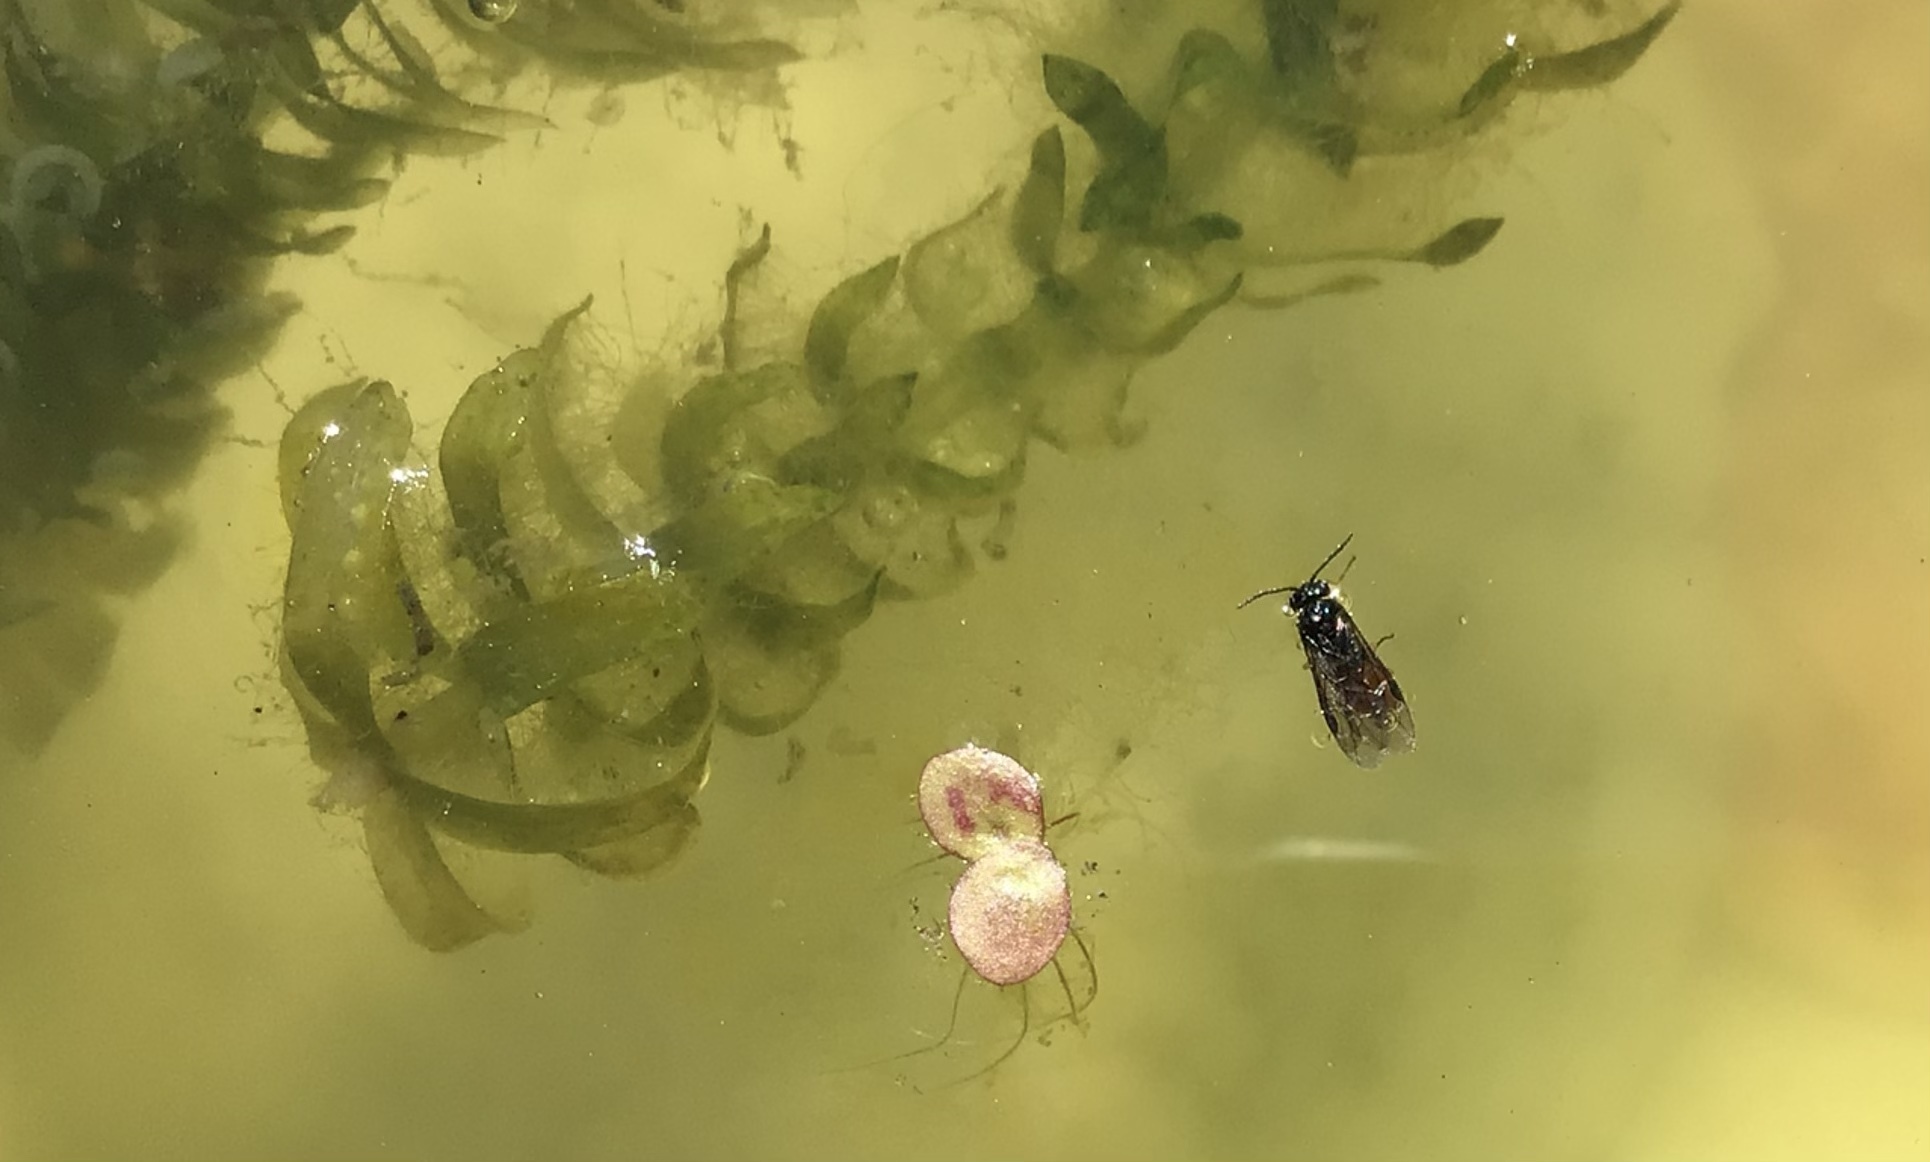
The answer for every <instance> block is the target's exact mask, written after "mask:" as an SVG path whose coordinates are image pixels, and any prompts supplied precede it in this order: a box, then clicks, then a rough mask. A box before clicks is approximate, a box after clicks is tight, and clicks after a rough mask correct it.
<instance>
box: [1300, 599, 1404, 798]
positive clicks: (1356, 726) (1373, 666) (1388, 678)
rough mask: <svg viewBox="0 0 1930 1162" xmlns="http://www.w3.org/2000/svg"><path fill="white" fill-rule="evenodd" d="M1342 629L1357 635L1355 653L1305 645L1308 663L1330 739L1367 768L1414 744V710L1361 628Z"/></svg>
mask: <svg viewBox="0 0 1930 1162" xmlns="http://www.w3.org/2000/svg"><path fill="white" fill-rule="evenodd" d="M1343 632H1345V633H1347V634H1349V635H1351V636H1352V637H1354V638H1355V640H1356V644H1357V649H1358V653H1354V654H1353V656H1352V657H1335V656H1334V655H1332V654H1329V653H1326V652H1323V651H1321V650H1319V649H1316V648H1313V647H1312V646H1311V645H1309V648H1308V649H1307V666H1308V669H1310V670H1312V671H1313V687H1314V693H1315V694H1316V695H1318V696H1319V699H1320V713H1321V715H1322V717H1324V718H1326V720H1327V729H1328V731H1330V732H1331V733H1332V734H1333V736H1334V741H1335V742H1336V743H1338V744H1339V745H1340V749H1341V751H1342V752H1343V753H1344V754H1346V756H1347V757H1348V758H1349V759H1352V760H1353V762H1354V765H1355V766H1358V767H1364V768H1367V769H1369V770H1371V769H1373V768H1374V767H1377V766H1379V765H1380V761H1381V759H1383V758H1385V757H1387V756H1388V755H1390V754H1405V753H1406V752H1408V751H1411V750H1413V749H1414V713H1413V711H1411V710H1409V709H1408V707H1407V698H1406V697H1405V696H1404V695H1402V693H1401V686H1400V683H1399V682H1396V681H1395V680H1394V675H1393V673H1392V672H1391V671H1389V670H1388V668H1387V667H1386V666H1385V665H1384V664H1382V662H1381V660H1380V656H1379V655H1377V654H1376V653H1374V650H1373V647H1372V646H1370V645H1368V644H1367V642H1366V641H1365V640H1364V639H1361V638H1360V636H1359V635H1360V631H1359V629H1358V628H1356V627H1355V626H1354V625H1353V624H1352V622H1351V621H1349V622H1347V623H1346V624H1345V625H1344V626H1343ZM1350 652H1351V651H1350Z"/></svg>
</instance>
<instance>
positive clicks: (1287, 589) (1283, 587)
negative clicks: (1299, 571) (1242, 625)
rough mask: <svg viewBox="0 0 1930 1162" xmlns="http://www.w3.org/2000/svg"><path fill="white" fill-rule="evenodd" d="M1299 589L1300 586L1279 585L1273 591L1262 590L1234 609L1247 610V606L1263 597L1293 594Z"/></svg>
mask: <svg viewBox="0 0 1930 1162" xmlns="http://www.w3.org/2000/svg"><path fill="white" fill-rule="evenodd" d="M1298 588H1300V586H1298V585H1277V586H1275V587H1273V588H1272V589H1262V590H1260V591H1259V592H1258V593H1255V594H1254V595H1253V596H1251V597H1249V598H1247V599H1246V600H1245V601H1242V602H1240V603H1239V604H1238V605H1236V606H1234V607H1233V608H1235V609H1245V608H1246V607H1247V606H1249V605H1252V604H1253V603H1254V602H1256V601H1258V600H1260V599H1261V598H1262V597H1272V596H1273V595H1275V594H1276V593H1292V592H1293V591H1294V590H1296V589H1298Z"/></svg>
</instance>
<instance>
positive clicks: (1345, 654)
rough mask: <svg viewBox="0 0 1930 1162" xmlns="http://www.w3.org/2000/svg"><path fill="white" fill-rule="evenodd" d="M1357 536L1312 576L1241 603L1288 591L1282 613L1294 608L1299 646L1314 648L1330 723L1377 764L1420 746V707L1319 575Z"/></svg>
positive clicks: (1311, 662)
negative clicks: (1410, 702) (1417, 727)
mask: <svg viewBox="0 0 1930 1162" xmlns="http://www.w3.org/2000/svg"><path fill="white" fill-rule="evenodd" d="M1353 539H1354V535H1353V534H1352V533H1348V534H1347V539H1346V540H1344V541H1342V542H1340V544H1339V545H1338V546H1337V547H1336V548H1335V549H1334V551H1333V552H1331V553H1328V554H1327V559H1326V560H1324V561H1322V562H1320V566H1319V568H1317V569H1315V570H1314V571H1313V575H1312V576H1310V577H1308V578H1307V579H1306V580H1305V581H1302V582H1301V583H1300V584H1298V585H1282V586H1280V587H1278V588H1275V589H1262V590H1261V591H1260V592H1258V593H1255V594H1254V595H1253V596H1251V597H1249V598H1247V599H1246V600H1245V601H1242V602H1240V604H1239V608H1241V609H1245V608H1246V607H1247V606H1249V605H1251V604H1253V603H1254V602H1256V601H1258V600H1260V599H1261V598H1262V597H1272V596H1274V595H1275V594H1278V593H1284V594H1286V595H1287V603H1286V605H1284V606H1282V607H1281V610H1280V612H1282V613H1285V614H1288V615H1290V616H1291V617H1292V618H1293V619H1294V627H1295V628H1296V629H1298V630H1299V631H1300V648H1301V649H1303V650H1305V651H1306V653H1307V668H1308V669H1309V670H1312V671H1313V688H1314V693H1316V694H1318V695H1319V696H1320V713H1321V715H1322V716H1323V717H1324V718H1326V720H1327V729H1328V730H1329V731H1330V732H1332V734H1333V736H1334V741H1335V742H1337V743H1339V744H1340V749H1341V750H1342V751H1344V752H1345V753H1346V755H1347V757H1348V758H1350V759H1352V760H1353V761H1354V765H1355V766H1358V767H1368V768H1372V767H1377V766H1379V765H1380V761H1381V760H1382V759H1383V758H1386V757H1387V756H1388V755H1391V754H1405V753H1406V752H1408V751H1410V750H1413V749H1414V712H1413V711H1411V710H1409V709H1408V708H1407V699H1406V697H1405V696H1403V695H1402V694H1401V685H1400V683H1399V682H1396V681H1395V680H1394V675H1393V674H1392V673H1391V672H1390V671H1389V670H1388V668H1387V666H1386V665H1385V664H1384V663H1382V661H1381V660H1380V657H1379V655H1377V654H1375V653H1374V647H1373V646H1372V645H1369V644H1368V642H1367V639H1366V638H1365V637H1363V636H1362V635H1361V632H1360V627H1359V626H1358V625H1356V624H1354V617H1353V614H1351V613H1349V612H1347V606H1346V605H1345V604H1344V603H1343V602H1342V600H1341V596H1340V588H1339V587H1338V586H1337V585H1334V584H1330V583H1329V582H1327V581H1324V580H1322V579H1321V577H1320V574H1321V573H1322V572H1324V571H1325V570H1326V568H1327V566H1329V565H1331V564H1333V563H1334V558H1336V557H1338V556H1340V554H1341V553H1342V552H1344V551H1345V550H1346V548H1347V546H1348V545H1349V544H1351V543H1352V542H1353ZM1349 563H1350V564H1351V562H1349ZM1341 575H1342V576H1345V575H1346V570H1342V571H1341ZM1383 640H1384V639H1383Z"/></svg>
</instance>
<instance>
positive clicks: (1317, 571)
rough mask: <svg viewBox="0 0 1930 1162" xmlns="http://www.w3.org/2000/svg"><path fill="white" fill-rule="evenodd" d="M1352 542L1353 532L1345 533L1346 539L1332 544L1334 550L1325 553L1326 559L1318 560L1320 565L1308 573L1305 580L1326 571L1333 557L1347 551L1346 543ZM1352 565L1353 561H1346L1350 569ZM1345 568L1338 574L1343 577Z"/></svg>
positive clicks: (1345, 571) (1332, 561)
mask: <svg viewBox="0 0 1930 1162" xmlns="http://www.w3.org/2000/svg"><path fill="white" fill-rule="evenodd" d="M1353 543H1354V534H1352V533H1348V534H1347V539H1346V540H1344V541H1342V542H1340V543H1339V544H1338V545H1335V546H1334V551H1333V552H1331V553H1328V554H1327V559H1326V560H1324V561H1322V562H1320V566H1319V568H1317V569H1315V570H1314V571H1313V572H1312V573H1309V574H1308V575H1307V580H1309V581H1311V580H1313V579H1314V578H1315V577H1318V576H1320V575H1321V574H1322V573H1324V572H1326V571H1327V566H1329V565H1331V564H1333V563H1334V558H1335V557H1338V556H1340V555H1341V554H1342V553H1344V552H1346V551H1347V546H1348V545H1351V544H1353ZM1353 567H1354V563H1353V562H1352V561H1349V562H1347V569H1351V568H1353ZM1347 569H1342V570H1341V571H1340V575H1341V576H1343V577H1345V576H1346V575H1347Z"/></svg>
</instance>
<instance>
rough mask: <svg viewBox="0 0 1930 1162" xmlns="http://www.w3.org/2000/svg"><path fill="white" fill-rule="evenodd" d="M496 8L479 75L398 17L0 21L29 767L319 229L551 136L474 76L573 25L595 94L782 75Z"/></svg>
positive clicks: (612, 14) (6, 417)
mask: <svg viewBox="0 0 1930 1162" xmlns="http://www.w3.org/2000/svg"><path fill="white" fill-rule="evenodd" d="M484 7H488V6H484ZM512 7H513V6H509V5H497V6H494V7H493V8H490V9H489V11H488V12H487V13H485V15H488V16H491V17H492V18H493V19H494V21H495V23H496V24H499V25H502V26H503V27H502V28H501V29H500V31H499V33H498V34H496V35H495V39H494V40H492V39H491V35H492V34H491V33H490V32H489V31H488V28H487V26H488V22H487V21H485V22H484V26H485V27H484V28H483V29H482V30H481V31H480V33H479V35H480V37H481V39H480V40H476V39H473V38H472V39H469V40H465V41H464V43H465V44H468V45H471V46H472V48H473V46H474V45H476V44H482V45H484V46H488V45H491V44H495V43H497V42H498V41H501V42H502V43H506V44H513V45H514V46H515V47H514V48H513V51H509V52H508V55H507V56H505V55H503V54H501V53H496V54H492V55H487V56H484V55H478V54H477V53H476V52H474V51H471V52H469V53H467V54H465V53H463V52H461V51H442V52H439V53H438V54H432V53H431V52H430V51H429V50H428V49H427V48H426V47H425V46H424V44H423V42H422V40H421V39H420V38H419V36H418V35H417V33H416V32H415V31H413V30H412V27H411V25H412V23H413V24H414V25H415V26H416V27H435V26H436V25H435V24H434V23H429V22H439V21H440V19H441V18H442V17H443V16H447V15H450V14H449V13H445V12H443V10H442V9H435V10H433V11H432V10H430V9H429V8H425V7H422V6H420V5H417V4H414V3H409V2H406V0H380V2H379V3H377V2H374V0H141V2H140V3H138V4H136V3H130V2H129V0H59V2H53V0H40V2H37V0H0V69H3V70H4V80H5V85H4V87H0V196H3V197H4V201H0V589H4V590H5V591H4V592H0V613H4V616H0V633H5V634H6V635H7V636H6V638H5V639H4V640H0V734H4V735H6V736H7V737H8V738H9V739H10V740H12V741H14V742H17V743H20V744H22V745H25V746H27V747H28V748H30V749H31V748H34V747H38V746H39V745H41V744H42V743H44V742H45V741H46V739H47V738H48V737H49V736H50V735H51V733H52V731H53V730H54V729H55V727H56V726H57V725H58V723H59V721H60V719H61V716H62V714H63V713H64V710H65V708H66V706H68V705H70V704H71V702H72V700H73V698H74V697H77V696H78V695H79V694H80V693H82V692H84V691H85V689H86V688H87V686H88V685H90V684H91V681H92V680H93V678H97V677H98V675H99V673H100V671H101V667H102V666H103V665H104V663H105V660H106V656H107V646H108V645H110V644H111V641H112V637H113V632H112V622H111V619H110V618H109V616H108V615H107V614H106V612H105V610H104V608H103V605H102V597H103V593H104V592H105V591H108V590H109V587H110V586H130V585H136V584H139V583H142V582H140V581H139V580H137V578H138V577H142V576H146V577H151V576H152V575H153V573H154V572H156V571H158V569H159V568H161V567H163V566H164V564H165V557H166V554H165V552H163V551H161V550H162V549H163V548H164V547H165V546H169V545H171V544H172V543H173V542H174V540H175V539H176V538H177V537H178V534H179V531H180V525H179V522H178V521H177V520H176V519H174V518H173V517H172V516H170V515H165V514H163V515H160V516H158V517H157V516H156V515H155V513H154V512H153V511H152V507H153V506H154V505H155V504H157V503H159V502H161V501H163V500H164V499H165V498H166V497H167V495H168V494H169V493H170V492H171V491H172V490H173V489H174V488H175V487H177V486H178V485H179V484H180V483H181V482H183V481H184V480H185V479H186V477H187V475H188V473H189V472H191V471H192V469H193V467H194V465H195V464H196V463H197V462H198V461H199V459H200V457H201V455H202V453H203V452H204V450H205V449H206V448H207V447H208V446H209V445H210V444H211V443H212V441H213V440H214V439H215V438H216V437H217V436H218V435H219V433H220V432H221V431H222V428H223V425H224V423H225V411H224V409H223V408H222V407H221V406H220V405H219V404H218V403H217V401H216V399H215V395H214V392H215V388H216V386H217V385H218V384H219V382H220V381H221V380H222V379H223V378H225V377H226V376H228V375H231V374H233V373H234V372H236V371H238V370H241V369H243V368H246V367H250V366H253V365H254V364H255V363H256V362H257V361H258V360H259V358H260V357H261V355H262V354H263V353H264V352H265V351H266V350H267V349H268V347H269V345H270V344H271V343H272V342H273V341H274V339H275V337H276V335H277V334H278V333H279V331H280V328H281V325H282V323H283V322H284V321H285V320H286V319H288V318H289V317H290V316H291V315H292V314H293V312H294V311H295V310H296V309H297V306H298V304H297V303H296V302H295V300H294V299H293V298H292V297H290V296H289V295H287V294H285V293H280V292H270V291H268V290H267V289H266V288H267V285H268V280H269V277H270V273H271V270H272V268H273V264H274V262H275V261H276V260H277V259H280V258H282V257H284V256H289V255H304V256H317V255H325V254H328V253H330V252H332V251H334V250H336V249H338V248H340V247H341V246H342V245H343V244H345V243H346V242H347V241H348V240H349V239H350V237H351V236H352V234H353V232H354V229H355V225H354V223H353V222H352V221H349V220H344V219H342V218H340V217H336V218H319V217H318V215H325V214H334V213H340V212H346V211H353V210H355V209H358V208H361V207H364V206H367V205H370V204H371V203H374V202H376V201H379V200H380V199H381V198H382V197H383V196H384V195H385V194H386V193H387V191H388V189H389V186H390V181H391V178H392V175H393V172H394V170H395V168H396V166H398V165H399V164H400V163H401V162H403V161H404V160H405V159H406V158H407V157H409V156H412V155H416V154H466V153H473V152H475V151H478V150H481V149H484V148H487V147H489V146H491V145H494V144H496V143H498V142H500V141H502V140H503V139H504V138H505V137H506V136H507V135H508V134H511V133H516V132H524V131H529V130H533V129H537V128H541V127H543V126H546V125H547V124H548V122H547V120H546V119H545V118H543V117H541V116H538V115H535V114H532V113H528V112H524V111H521V110H518V109H515V108H510V107H505V106H502V105H498V104H495V103H492V102H490V101H489V100H485V99H481V98H480V96H479V94H478V91H477V90H478V89H479V88H480V87H481V85H480V82H478V80H477V77H478V75H479V74H484V73H486V74H487V77H488V79H489V80H490V81H492V82H495V83H498V84H500V83H501V82H504V81H506V80H507V79H509V78H510V76H511V75H512V74H513V72H514V71H515V69H520V68H522V67H523V66H525V65H527V66H530V67H532V68H537V69H542V68H549V69H551V70H556V69H565V70H567V69H569V68H575V67H578V65H580V64H581V62H578V61H576V59H575V58H573V57H571V56H570V54H569V52H568V51H566V50H567V48H568V44H567V43H566V41H567V39H568V36H574V37H576V38H577V39H578V40H586V39H594V38H595V36H596V35H598V34H599V32H600V30H601V28H602V26H601V25H599V26H597V27H596V28H587V27H585V26H582V22H583V21H588V20H590V19H592V16H593V15H594V18H595V19H597V20H601V21H604V22H605V23H612V22H613V23H615V24H617V25H620V26H621V27H622V28H623V29H624V33H623V37H622V38H614V37H610V38H606V39H605V41H604V47H605V48H607V49H609V50H610V52H612V53H614V54H615V56H616V57H621V58H622V59H623V62H624V63H622V65H621V68H618V66H617V65H616V64H611V65H610V66H609V68H608V69H606V70H604V71H602V72H598V71H596V70H591V74H592V79H607V76H608V75H614V72H621V73H622V74H623V75H625V76H635V75H643V73H644V72H646V71H649V70H644V69H642V68H641V66H640V65H639V63H638V62H639V61H641V60H643V59H644V58H646V57H647V59H648V61H649V65H650V69H651V70H654V71H656V72H663V71H668V70H670V69H677V68H703V69H729V68H736V67H762V66H763V65H765V64H769V63H773V62H776V61H779V60H782V59H786V57H787V53H788V50H784V49H783V48H782V46H779V45H776V44H775V43H774V42H769V41H763V40H758V39H757V38H751V37H743V36H738V37H734V38H733V37H731V36H727V35H725V34H724V33H722V32H721V31H719V30H717V29H714V28H710V27H706V26H702V25H698V24H695V23H693V22H691V21H689V20H680V19H679V18H677V17H676V16H675V14H674V13H670V12H668V11H666V10H662V9H656V10H654V11H643V10H638V11H637V12H630V11H628V8H627V7H626V6H625V5H623V4H621V3H618V2H616V0H602V2H600V3H597V4H593V5H576V4H568V3H563V2H562V0H557V2H555V3H551V2H550V0H530V2H529V3H527V4H525V5H523V6H522V8H521V10H520V13H515V14H513V13H511V12H510V11H508V9H510V8H512ZM511 15H515V16H516V19H515V20H510V19H508V17H510V16H511ZM572 21H576V22H577V23H576V24H573V23H572ZM465 27H468V26H465ZM572 30H574V31H572ZM468 31H470V32H478V29H477V28H468ZM566 34H568V35H567V36H566ZM504 38H507V39H506V40H505V39H504ZM613 59H614V58H613ZM505 61H507V62H509V63H508V65H507V66H506V65H505ZM613 71H614V72H613ZM270 140H273V141H274V142H275V144H274V145H273V146H270V145H269V144H268V142H269V141H270ZM79 526H84V528H82V527H79ZM76 544H85V545H87V546H88V548H87V549H86V550H85V551H84V553H82V554H80V555H76V552H77V551H76V550H75V549H74V547H73V546H74V545H76ZM110 545H118V550H116V549H115V548H112V547H110ZM125 562H139V563H141V564H142V566H143V567H144V569H145V570H146V571H145V572H143V571H142V570H137V569H135V568H133V567H131V566H130V565H128V564H125ZM77 576H78V577H83V578H93V579H96V580H98V581H99V585H98V586H93V585H76V584H73V581H74V580H75V579H76V577H77ZM53 655H58V656H53ZM79 659H85V661H86V664H85V665H84V666H77V660H79ZM50 671H56V672H58V673H60V674H61V675H62V677H61V680H59V681H50V680H49V679H48V677H47V674H48V673H49V672H50ZM55 691H58V695H57V696H55V695H54V693H53V692H55Z"/></svg>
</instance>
